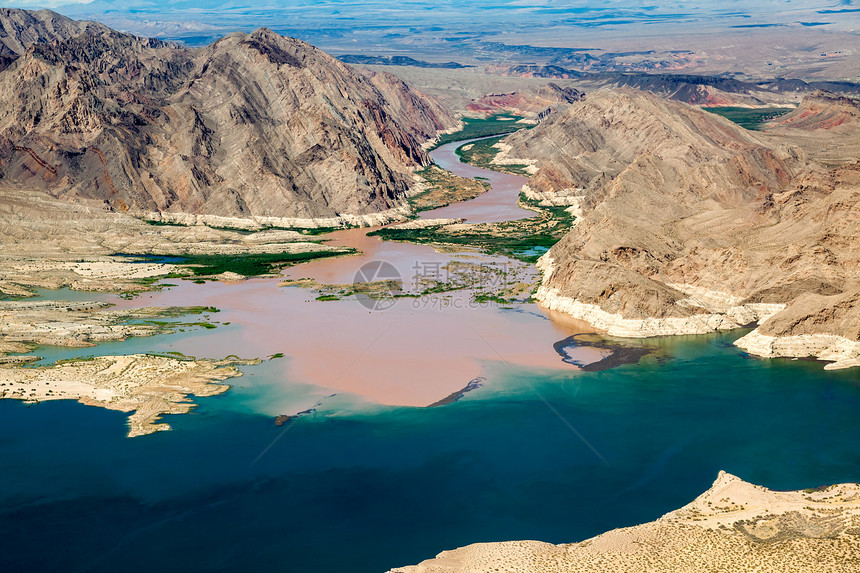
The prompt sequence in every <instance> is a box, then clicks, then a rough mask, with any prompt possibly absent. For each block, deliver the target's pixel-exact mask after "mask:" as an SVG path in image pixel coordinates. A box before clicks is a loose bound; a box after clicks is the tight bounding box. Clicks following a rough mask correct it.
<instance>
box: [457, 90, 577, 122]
mask: <svg viewBox="0 0 860 573" xmlns="http://www.w3.org/2000/svg"><path fill="white" fill-rule="evenodd" d="M584 97H585V94H584V93H582V92H581V91H579V90H577V89H574V88H570V87H561V86H559V85H557V84H554V83H548V84H547V85H545V86H541V87H539V88H536V89H531V90H523V91H518V92H512V93H506V94H488V95H485V96H484V97H482V98H480V99H477V100H475V101H473V102H472V103H470V104H469V105H467V106H466V109H467V110H468V111H470V112H474V113H484V114H489V113H499V112H508V113H514V114H517V115H524V116H527V117H544V116H546V115H547V114H548V113H549V112H550V111H551V110H554V109H558V108H561V107H565V106H566V105H568V104H571V103H574V102H577V101H579V100H581V99H583V98H584Z"/></svg>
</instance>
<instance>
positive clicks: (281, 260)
mask: <svg viewBox="0 0 860 573" xmlns="http://www.w3.org/2000/svg"><path fill="white" fill-rule="evenodd" d="M357 252H358V251H356V250H355V249H341V250H337V251H312V252H307V253H286V252H285V253H259V254H246V255H171V259H175V262H174V264H177V265H180V266H182V267H187V268H188V269H189V270H190V271H191V272H192V273H193V274H194V276H196V277H201V276H211V275H218V274H221V273H225V272H231V273H236V274H239V275H244V276H246V277H253V276H259V275H266V274H272V273H275V272H277V271H278V270H280V269H282V268H284V267H288V266H292V265H297V264H299V263H304V262H306V261H311V260H314V259H320V258H324V257H334V256H340V255H351V254H354V253H357ZM132 256H134V257H136V258H139V259H141V260H144V261H154V262H158V261H159V260H161V259H163V256H160V255H150V254H141V255H132ZM198 280H200V279H198ZM195 282H196V281H195Z"/></svg>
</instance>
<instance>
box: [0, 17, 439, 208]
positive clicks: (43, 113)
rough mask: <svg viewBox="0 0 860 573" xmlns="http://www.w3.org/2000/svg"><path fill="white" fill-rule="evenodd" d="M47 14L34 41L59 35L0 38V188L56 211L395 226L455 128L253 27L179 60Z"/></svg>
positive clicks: (317, 54)
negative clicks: (432, 148) (431, 143)
mask: <svg viewBox="0 0 860 573" xmlns="http://www.w3.org/2000/svg"><path fill="white" fill-rule="evenodd" d="M8 14H12V15H13V16H15V17H16V18H19V19H22V18H26V17H28V15H29V16H32V15H30V13H26V12H22V11H11V12H8V13H7V15H8ZM49 14H50V13H42V20H46V21H48V23H47V24H43V25H42V27H43V28H45V29H47V30H54V29H57V28H61V29H62V30H63V33H57V34H53V35H51V34H48V33H38V34H37V33H29V32H28V30H30V28H33V26H35V25H33V26H30V28H26V27H25V28H21V29H20V30H19V29H18V28H12V29H10V26H9V25H6V26H5V30H6V32H5V33H6V35H7V36H9V38H11V39H8V41H7V44H10V45H14V46H13V47H14V48H15V49H16V50H17V52H15V53H14V56H15V59H14V61H12V62H11V63H10V64H9V65H8V67H7V68H6V69H5V70H3V71H2V72H0V103H2V105H0V174H2V176H3V178H4V179H5V181H7V182H13V183H18V184H21V185H24V186H26V187H30V188H36V189H41V190H46V191H49V192H50V193H52V194H53V195H55V196H57V197H62V198H65V199H71V200H78V201H80V200H97V201H101V202H103V205H104V207H105V208H106V209H110V210H114V211H118V212H130V213H133V214H136V215H141V216H142V215H146V214H149V213H152V212H155V213H159V214H161V215H163V216H164V217H165V218H167V219H168V220H169V218H170V217H185V216H197V215H207V216H218V217H225V218H230V219H239V220H248V219H254V218H258V217H264V218H266V217H268V218H273V219H275V220H287V221H306V220H312V219H316V218H329V219H331V220H338V221H339V222H340V224H345V222H344V221H340V220H339V219H338V217H342V216H347V215H353V216H364V215H374V214H376V213H379V212H385V211H389V212H391V213H397V210H398V209H399V208H400V207H401V206H402V204H403V199H404V198H405V197H406V195H407V192H408V190H409V187H410V185H411V184H412V181H413V179H412V171H413V170H414V169H415V168H416V167H419V166H423V165H426V164H427V163H428V162H429V158H428V156H427V154H426V152H425V151H424V149H423V148H422V143H424V141H426V140H427V139H428V138H431V137H433V136H435V134H436V133H437V131H439V130H444V129H448V128H451V127H453V126H454V125H455V122H454V120H453V119H452V118H451V117H450V116H449V115H448V114H447V113H446V112H444V111H443V110H442V109H441V108H440V107H439V106H438V104H435V103H434V102H432V101H431V100H429V99H428V98H426V97H425V96H423V95H421V94H419V93H417V92H415V91H413V90H411V89H410V88H409V87H408V86H406V85H405V84H403V83H402V82H401V81H400V80H397V79H395V78H393V77H392V76H389V75H387V74H369V75H363V74H361V73H359V72H357V71H355V70H354V69H353V68H350V67H349V66H347V65H345V64H343V63H341V62H339V61H337V60H336V59H334V58H331V57H330V56H328V55H327V54H325V53H323V52H321V51H320V50H317V49H316V48H314V47H312V46H310V45H308V44H306V43H304V42H301V41H299V40H295V39H291V38H285V37H282V36H279V35H278V34H275V33H274V32H272V31H270V30H267V29H260V30H257V31H256V32H254V33H252V34H231V35H229V36H227V37H225V38H223V39H221V40H219V41H217V42H215V43H214V44H212V45H211V46H208V47H206V48H202V49H198V50H189V49H185V48H182V47H180V46H177V45H174V44H169V43H165V42H161V41H158V40H153V39H144V38H138V37H135V36H130V35H127V34H121V33H119V32H115V31H112V30H110V29H107V28H105V27H103V26H99V25H92V26H90V25H88V24H84V23H74V22H72V21H66V20H62V19H61V18H60V17H56V18H54V19H53V20H51V17H49V16H48V15H49ZM0 16H2V15H0ZM9 19H10V18H9V17H7V18H6V21H8V20H9ZM54 20H56V22H61V23H62V26H60V25H59V24H51V22H54ZM0 21H3V19H2V18H0ZM40 29H41V28H40ZM76 30H78V31H79V33H77V34H75V31H76ZM13 40H14V41H13ZM22 48H23V51H21V49H22ZM11 49H12V48H10V50H11ZM400 217H402V215H399V216H398V217H396V218H400Z"/></svg>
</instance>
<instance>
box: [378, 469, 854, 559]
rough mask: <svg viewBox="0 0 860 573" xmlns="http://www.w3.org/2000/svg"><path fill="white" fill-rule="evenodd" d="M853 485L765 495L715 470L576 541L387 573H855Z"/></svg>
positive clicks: (523, 545)
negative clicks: (659, 512) (697, 484)
mask: <svg viewBox="0 0 860 573" xmlns="http://www.w3.org/2000/svg"><path fill="white" fill-rule="evenodd" d="M858 527H860V484H856V483H852V484H841V485H834V486H830V487H826V488H820V489H816V490H805V491H788V492H782V491H772V490H769V489H766V488H764V487H761V486H757V485H753V484H750V483H747V482H745V481H743V480H741V479H740V478H738V477H736V476H733V475H731V474H728V473H725V472H720V475H719V476H718V477H717V480H716V481H715V482H714V485H713V486H712V487H711V488H710V489H709V490H708V491H706V492H705V493H703V494H702V495H700V496H699V497H697V498H696V499H695V500H694V501H693V502H691V503H690V504H688V505H686V506H684V507H682V508H680V509H678V510H675V511H672V512H670V513H668V514H666V515H664V516H663V517H661V518H660V519H658V520H656V521H652V522H650V523H645V524H643V525H637V526H634V527H626V528H622V529H616V530H613V531H609V532H607V533H604V534H602V535H598V536H597V537H594V538H591V539H587V540H585V541H582V542H579V543H571V544H562V545H553V544H550V543H543V542H540V541H509V542H500V543H478V544H475V545H469V546H466V547H462V548H460V549H455V550H452V551H444V552H442V553H440V554H439V555H438V556H437V557H435V558H434V559H428V560H427V561H424V562H422V563H420V564H418V565H413V566H409V567H399V568H396V569H392V570H391V572H390V573H482V572H486V571H506V572H509V573H526V572H535V571H540V572H541V573H544V572H546V573H552V572H556V573H573V572H583V573H585V572H589V573H591V572H597V573H603V572H605V573H610V572H611V573H620V572H624V573H640V572H641V573H645V572H651V571H677V572H685V573H686V572H689V573H693V572H699V571H720V572H723V571H725V572H729V571H762V572H765V571H766V572H768V573H789V572H790V573H806V572H809V571H832V572H834V573H835V572H839V573H843V572H844V573H848V572H849V571H856V570H858V568H860V536H858V535H857V531H858V529H857V528H858Z"/></svg>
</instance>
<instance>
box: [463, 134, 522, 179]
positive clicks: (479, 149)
mask: <svg viewBox="0 0 860 573" xmlns="http://www.w3.org/2000/svg"><path fill="white" fill-rule="evenodd" d="M503 137H504V136H503V135H501V136H499V137H491V138H489V139H482V140H480V141H475V142H474V143H467V144H466V145H462V146H460V147H458V148H457V150H456V151H455V152H454V153H456V154H457V155H458V156H459V157H460V160H461V161H463V162H464V163H468V164H470V165H474V166H475V167H482V168H484V169H492V170H494V171H501V172H502V173H511V174H512V175H526V176H528V174H529V173H528V171H526V168H527V167H528V165H497V164H495V163H493V159H495V158H496V155H498V153H499V148H498V147H494V146H495V145H496V144H497V143H498V142H500V141H501V140H502V138H503Z"/></svg>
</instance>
